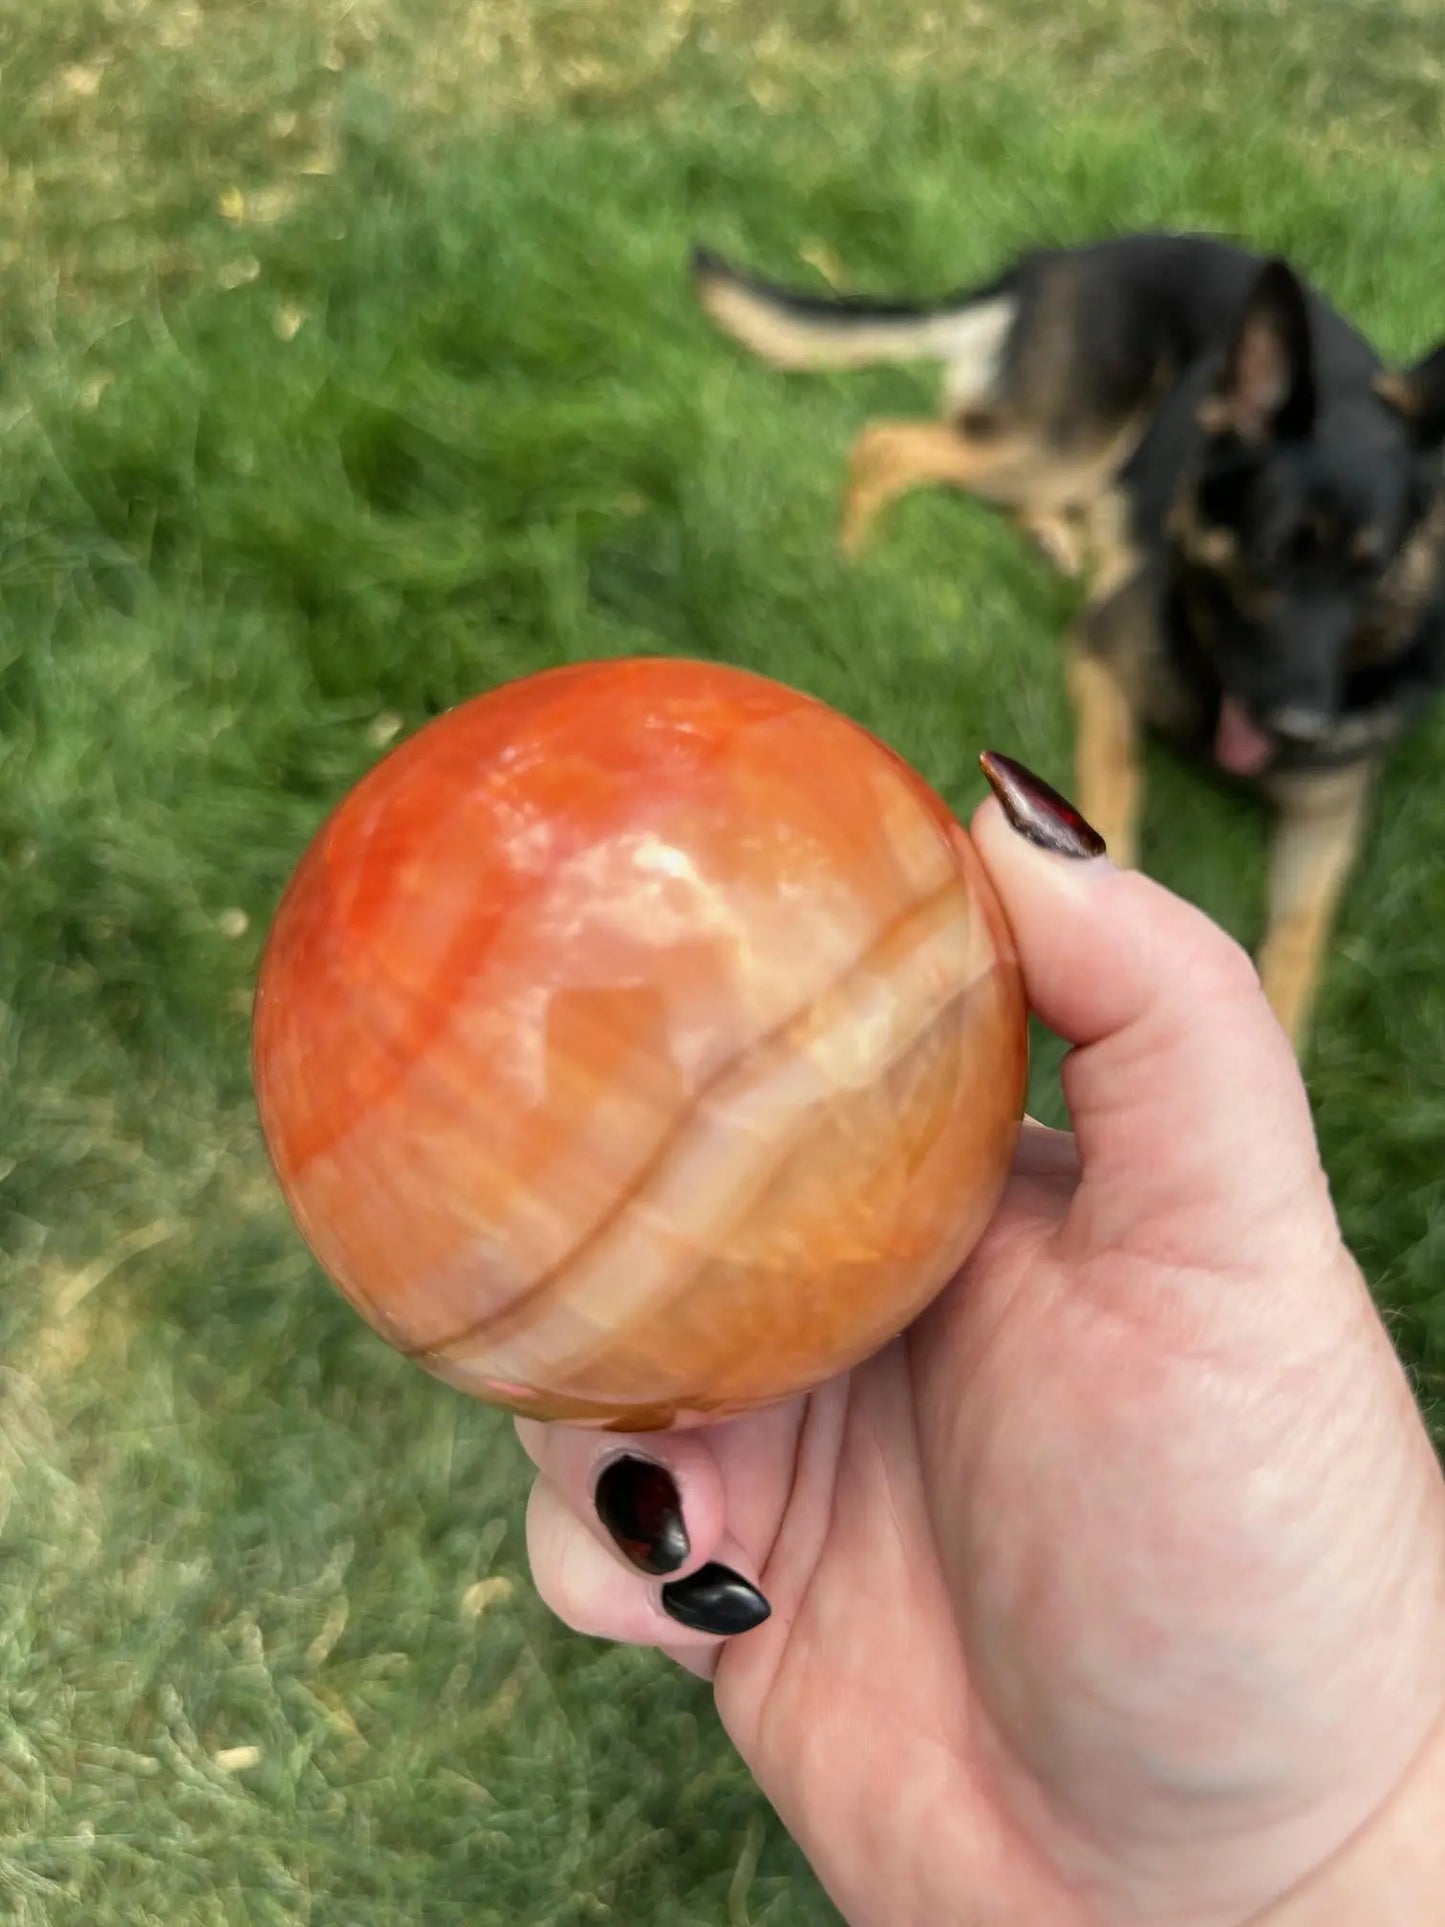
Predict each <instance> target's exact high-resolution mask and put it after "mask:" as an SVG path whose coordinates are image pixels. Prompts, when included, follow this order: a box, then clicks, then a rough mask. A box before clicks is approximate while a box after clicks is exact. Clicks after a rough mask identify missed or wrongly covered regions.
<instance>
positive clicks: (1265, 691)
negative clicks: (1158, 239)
mask: <svg viewBox="0 0 1445 1927" xmlns="http://www.w3.org/2000/svg"><path fill="white" fill-rule="evenodd" d="M1198 421H1199V425H1200V428H1201V429H1202V431H1203V442H1202V446H1201V449H1200V454H1199V460H1198V463H1197V466H1196V468H1195V470H1194V473H1193V474H1192V475H1191V477H1190V478H1189V480H1188V482H1187V483H1186V484H1185V485H1184V488H1183V489H1182V491H1181V493H1180V496H1179V498H1178V500H1177V501H1176V504H1175V509H1174V514H1173V517H1172V520H1171V524H1170V533H1171V538H1172V541H1173V544H1174V548H1175V554H1176V559H1177V561H1178V563H1179V565H1180V568H1181V571H1182V578H1183V580H1184V582H1185V584H1186V586H1187V588H1188V589H1189V591H1190V593H1191V600H1192V601H1193V603H1194V605H1195V607H1196V609H1197V610H1198V613H1199V615H1200V618H1201V619H1200V622H1199V624H1198V626H1199V628H1200V631H1201V634H1202V639H1203V640H1204V642H1205V644H1206V646H1207V648H1208V649H1209V651H1210V654H1211V656H1212V658H1213V662H1214V667H1215V670H1216V672H1217V674H1218V676H1219V679H1220V683H1221V685H1222V687H1223V689H1224V692H1225V695H1224V702H1223V706H1222V711H1221V718H1220V733H1219V737H1218V740H1217V742H1216V756H1217V758H1218V760H1219V761H1220V762H1221V763H1223V764H1224V765H1225V766H1226V767H1230V768H1233V769H1236V770H1237V771H1238V772H1239V773H1241V774H1248V773H1254V772H1257V771H1258V770H1260V769H1262V768H1264V767H1266V766H1267V765H1268V763H1269V762H1270V761H1272V760H1273V759H1274V757H1275V756H1276V754H1277V753H1279V751H1280V750H1281V749H1285V750H1292V751H1295V752H1299V751H1304V752H1306V753H1308V752H1310V751H1311V750H1313V749H1315V748H1319V749H1325V748H1327V747H1328V745H1329V743H1330V740H1331V738H1332V737H1334V736H1336V735H1337V734H1338V732H1339V729H1340V725H1341V712H1342V709H1343V706H1344V702H1345V696H1346V691H1347V687H1348V684H1349V681H1350V678H1351V676H1352V674H1353V673H1354V672H1356V671H1357V670H1358V669H1360V668H1361V667H1363V666H1364V664H1365V663H1366V661H1367V660H1369V659H1370V658H1374V659H1376V660H1378V659H1379V658H1381V657H1382V656H1383V655H1386V654H1388V653H1389V651H1390V650H1391V649H1398V648H1403V647H1404V646H1405V644H1406V643H1407V642H1408V640H1409V637H1410V635H1411V634H1412V633H1413V631H1414V628H1415V625H1416V623H1417V622H1418V620H1419V615H1420V611H1421V608H1422V606H1423V604H1424V602H1425V601H1427V600H1428V599H1429V597H1430V596H1431V595H1433V594H1434V593H1436V590H1437V585H1438V582H1439V579H1440V573H1441V566H1442V557H1445V542H1442V535H1445V531H1442V528H1441V526H1440V522H1441V518H1440V516H1439V514H1438V513H1436V512H1434V511H1435V510H1436V505H1437V502H1438V501H1439V499H1440V492H1441V488H1440V473H1441V444H1442V441H1445V347H1442V348H1440V349H1437V350H1436V352H1435V353H1434V354H1433V355H1431V356H1430V357H1429V358H1428V359H1427V360H1425V361H1424V362H1422V363H1420V364H1419V365H1418V366H1417V367H1415V368H1413V369H1410V370H1407V371H1404V372H1399V373H1386V372H1384V371H1373V372H1372V370H1371V369H1370V367H1369V364H1368V358H1367V357H1365V356H1363V355H1359V356H1357V355H1353V354H1349V355H1344V356H1340V355H1338V354H1337V353H1334V352H1327V353H1326V354H1323V355H1322V354H1321V352H1320V349H1319V346H1318V344H1317V342H1316V340H1315V338H1314V333H1313V329H1312V324H1311V315H1310V308H1309V302H1308V298H1307V296H1306V294H1305V291H1304V289H1303V288H1302V287H1301V285H1300V283H1299V281H1298V280H1297V279H1296V277H1295V275H1294V274H1293V273H1292V272H1291V270H1290V269H1289V268H1288V267H1287V266H1286V265H1285V264H1284V263H1283V262H1280V261H1272V262H1269V263H1268V264H1267V265H1266V266H1265V267H1263V268H1262V269H1261V271H1260V273H1259V275H1258V277H1257V278H1256V280H1255V282H1254V285H1253V287H1252V288H1251V290H1250V293H1249V295H1248V297H1247V299H1246V301H1245V303H1244V307H1243V309H1242V311H1241V314H1240V317H1239V320H1238V322H1237V324H1236V326H1235V329H1234V332H1233V335H1232V338H1231V339H1230V341H1229V342H1228V344H1227V347H1226V350H1225V353H1224V356H1223V359H1222V362H1221V364H1220V368H1219V372H1218V375H1217V376H1216V378H1215V379H1214V381H1213V384H1212V387H1211V389H1210V392H1209V393H1208V394H1207V396H1206V397H1205V399H1204V400H1203V402H1202V403H1201V405H1200V407H1199V410H1198Z"/></svg>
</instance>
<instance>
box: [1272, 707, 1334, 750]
mask: <svg viewBox="0 0 1445 1927" xmlns="http://www.w3.org/2000/svg"><path fill="white" fill-rule="evenodd" d="M1330 724H1331V718H1330V716H1329V714H1328V713H1327V711H1325V710H1323V709H1305V708H1302V707H1301V706H1300V705H1298V704H1291V705H1290V706H1288V707H1287V708H1284V709H1277V710H1275V711H1274V713H1273V714H1272V715H1271V717H1270V719H1269V727H1270V729H1271V730H1272V731H1273V733H1274V734H1275V735H1276V736H1282V737H1284V738H1285V739H1286V741H1288V742H1292V743H1318V742H1320V741H1321V740H1322V739H1323V738H1324V737H1326V736H1327V735H1328V734H1329V732H1330Z"/></svg>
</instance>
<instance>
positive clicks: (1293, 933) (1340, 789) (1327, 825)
mask: <svg viewBox="0 0 1445 1927" xmlns="http://www.w3.org/2000/svg"><path fill="white" fill-rule="evenodd" d="M1373 776H1374V768H1373V765H1370V764H1360V765H1358V766H1356V767H1353V768H1350V769H1343V770H1331V771H1329V772H1328V773H1325V774H1320V775H1314V774H1308V775H1299V776H1291V777H1283V778H1279V779H1277V780H1276V781H1275V782H1274V783H1273V784H1272V785H1271V786H1270V793H1271V795H1272V797H1273V799H1274V801H1275V803H1276V804H1277V806H1278V809H1279V817H1278V821H1277V823H1276V826H1275V833H1274V841H1273V845H1272V847H1271V851H1270V872H1269V911H1268V918H1267V924H1266V930H1265V937H1264V942H1263V944H1262V945H1261V947H1260V952H1259V974H1260V979H1261V981H1262V983H1263V984H1264V991H1265V995H1266V996H1267V997H1268V998H1269V1001H1270V1006H1271V1008H1272V1009H1273V1011H1274V1014H1275V1016H1276V1017H1278V1019H1279V1021H1280V1023H1281V1024H1282V1025H1283V1026H1284V1029H1285V1032H1286V1034H1287V1035H1288V1037H1289V1040H1290V1042H1291V1043H1292V1044H1293V1045H1294V1047H1295V1049H1296V1050H1297V1051H1299V1050H1301V1049H1302V1047H1303V1043H1304V1039H1305V1034H1306V1031H1307V1029H1308V1025H1309V1020H1310V1014H1311V1012H1312V1010H1313V1007H1314V998H1315V991H1316V988H1317V986H1318V981H1319V975H1320V968H1321V964H1322V962H1323V960H1324V953H1325V950H1326V948H1327V946H1328V943H1329V939H1330V934H1331V931H1332V930H1333V928H1334V921H1335V913H1336V910H1337V909H1338V907H1339V900H1340V894H1341V892H1342V891H1343V889H1344V886H1345V882H1346V879H1347V878H1348V876H1349V873H1350V871H1351V869H1352V868H1353V866H1354V862H1355V858H1356V856H1357V855H1358V853H1359V848H1360V843H1361V841H1362V839H1363V836H1364V831H1365V823H1366V819H1367V815H1368V809H1369V799H1370V788H1371V783H1372V779H1373Z"/></svg>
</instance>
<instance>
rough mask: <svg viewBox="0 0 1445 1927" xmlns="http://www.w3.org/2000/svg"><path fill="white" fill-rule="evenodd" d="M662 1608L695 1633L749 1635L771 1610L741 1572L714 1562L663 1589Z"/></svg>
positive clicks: (679, 1623) (680, 1624)
mask: <svg viewBox="0 0 1445 1927" xmlns="http://www.w3.org/2000/svg"><path fill="white" fill-rule="evenodd" d="M662 1609H663V1611H664V1612H665V1613H667V1614H668V1615H669V1616H670V1617H671V1618H673V1619H675V1620H676V1621H677V1623H678V1625H679V1626H687V1627H690V1628H691V1630H692V1631H693V1632H695V1633H723V1634H726V1633H748V1632H751V1631H752V1629H753V1627H754V1626H761V1625H762V1623H763V1621H764V1620H765V1619H766V1618H767V1617H768V1615H769V1613H771V1611H772V1610H773V1609H772V1607H771V1606H770V1605H769V1604H768V1602H767V1600H766V1599H764V1598H763V1595H762V1594H761V1593H760V1592H759V1591H758V1589H757V1587H756V1586H750V1585H749V1584H748V1582H747V1580H746V1579H744V1578H743V1576H742V1574H741V1573H740V1572H734V1571H733V1569H732V1567H731V1566H719V1565H717V1564H716V1563H714V1564H711V1565H706V1566H699V1567H698V1569H697V1571H696V1572H690V1573H689V1574H688V1575H687V1577H686V1579H674V1580H673V1581H672V1582H671V1584H670V1585H666V1586H664V1587H663V1589H662Z"/></svg>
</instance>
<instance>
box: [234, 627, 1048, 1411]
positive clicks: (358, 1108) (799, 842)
mask: <svg viewBox="0 0 1445 1927" xmlns="http://www.w3.org/2000/svg"><path fill="white" fill-rule="evenodd" d="M1026 1056H1027V1049H1026V1025H1025V1013H1024V1002H1023V994H1022V989H1021V984H1020V978H1019V972H1018V965H1017V962H1016V960H1015V957H1014V952H1013V947H1012V944H1011V941H1010V938H1009V934H1008V930H1007V927H1006V925H1005V923H1004V920H1003V916H1002V913H1001V911H1000V909H999V905H998V903H997V900H996V898H995V896H994V893H993V890H992V888H991V886H990V884H989V882H988V879H987V877H986V875H985V873H984V872H983V870H982V868H981V866H980V864H979V861H978V858H977V856H976V855H975V853H974V850H973V846H972V844H971V842H970V841H969V838H968V836H967V834H966V833H965V831H964V830H963V829H962V828H961V827H960V826H959V824H958V823H957V822H956V821H955V820H954V818H953V817H952V815H951V814H950V813H949V811H948V810H947V809H946V808H945V806H944V805H943V803H942V802H941V801H940V800H939V799H938V797H937V796H935V795H934V793H933V792H932V790H930V789H929V788H928V786H927V785H926V784H925V783H924V782H923V781H922V780H921V779H920V778H919V777H918V776H916V775H915V774H914V772H913V771H912V770H911V769H909V767H908V766H907V765H906V764H905V763H904V762H902V761H901V760H900V759H899V758H898V757H897V756H895V755H894V754H893V753H892V752H891V751H890V750H888V749H886V748H885V747H884V746H883V745H882V744H881V743H880V742H878V741H877V739H876V738H874V737H873V736H870V735H869V734H868V733H867V732H866V731H865V730H863V729H861V728H859V727H858V726H857V725H856V724H854V723H852V722H849V721H848V720H846V719H845V718H844V717H842V716H840V715H838V714H837V713H836V712H835V711H833V710H831V709H829V708H827V707H826V706H825V705H823V704H822V703H819V702H816V701H814V700H812V699H811V698H809V697H806V696H803V695H800V694H799V693H798V692H797V691H795V690H792V689H788V688H784V687H782V686H781V685H779V684H777V683H774V682H772V681H769V680H767V679H765V678H763V677H759V676H755V675H751V674H747V673H745V672H743V671H741V670H737V669H731V668H725V667H721V666H718V665H716V664H704V663H696V662H685V661H674V660H669V659H657V660H638V661H624V662H600V663H593V664H588V665H583V666H579V667H575V668H566V669H559V670H553V671H549V672H547V673H545V674H542V675H537V676H531V677H527V678H524V679H523V680H521V681H519V682H514V683H511V684H508V685H506V686H504V687H502V688H499V689H496V690H493V691H491V692H490V693H488V694H486V695H483V696H479V697H477V698H475V699H474V700H472V701H470V702H466V703H463V704H462V705H461V706H460V707H459V708H456V709H454V710H452V711H450V712H449V713H448V714H446V715H444V716H442V717H440V718H438V719H437V720H436V721H434V722H432V723H430V724H428V725H427V726H426V727H425V728H423V729H422V730H421V731H420V732H419V733H418V734H417V735H415V736H414V737H412V738H411V739H410V740H409V741H407V742H406V743H404V744H403V745H402V746H401V747H400V748H398V749H396V750H395V751H393V752H392V753H391V754H390V755H389V756H387V757H386V758H385V759H384V760H383V761H382V762H381V763H380V764H378V765H377V767H376V768H375V769H373V770H372V771H371V772H370V774H369V775H367V776H366V777H365V778H364V779H363V780H362V781H361V783H359V784H358V785H357V787H356V788H355V789H354V790H353V791H352V792H351V794H350V795H349V796H348V797H346V799H345V800H344V801H343V802H342V803H341V805H340V807H339V808H338V809H337V810H336V812H335V813H334V814H333V815H332V817H331V818H330V820H329V821H328V822H327V823H326V824H325V825H324V827H323V828H322V830H321V832H320V834H319V835H318V836H317V838H316V840H315V842H314V843H313V844H312V845H311V847H310V849H309V850H308V851H307V852H306V854H305V856H304V858H303V860H302V862H301V864H300V867H299V868H298V870H297V872H296V874H295V876H294V877H293V879H292V881H291V883H290V886H289V887H288V889H287V891H286V893H285V896H284V898H283V900H282V903H281V906H280V909H279V911H278V913H277V917H276V921H275V925H274V927H273V929H272V931H271V933H270V937H269V940H268V943H267V947H266V953H265V958H264V961H263V964H262V969H261V977H260V984H259V987H258V992H257V998H256V1012H255V1035H254V1068H255V1076H256V1086H257V1094H258V1098H259V1103H260V1113H261V1121H262V1126H263V1129H264V1132H265V1136H266V1141H267V1144H268V1146H269V1149H270V1152H271V1156H272V1160H273V1162H274V1164H275V1168H276V1171H277V1174H278V1176H279V1178H280V1181H281V1185H282V1187H283V1189H284V1191H285V1194H286V1197H287V1199H288V1201H289V1203H290V1206H291V1209H292V1211H293V1213H294V1214H295V1217H296V1220H297V1223H298V1224H299V1226H300V1228H301V1231H302V1233H303V1235H304V1236H305V1238H306V1239H307V1241H308V1242H309V1244H310V1246H311V1249H312V1250H313V1252H314V1253H315V1255H316V1257H317V1258H318V1259H319V1261H320V1263H321V1265H322V1266H323V1267H324V1268H325V1270H326V1271H327V1272H328V1273H329V1274H330V1276H331V1277H332V1279H333V1280H334V1281H335V1282H336V1284H337V1285H339V1286H340V1288H341V1290H342V1291H343V1292H345V1294H346V1296H347V1297H348V1298H349V1299H350V1300H351V1302H352V1304H353V1305H354V1306H355V1307H356V1309H357V1310H358V1311H359V1312H360V1313H361V1315H362V1316H363V1317H364V1318H366V1319H367V1320H368V1321H369V1322H370V1323H371V1324H372V1325H373V1326H374V1327H375V1329H376V1330H377V1331H378V1332H380V1333H381V1334H382V1336H383V1337H384V1338H386V1339H387V1340H389V1341H390V1343H391V1344H393V1345H394V1346H396V1347H398V1349H400V1350H401V1351H403V1352H405V1353H406V1354H407V1355H408V1356H409V1357H411V1358H414V1359H416V1360H417V1361H418V1362H419V1363H420V1364H422V1365H424V1366H425V1367H426V1368H427V1369H428V1370H429V1371H432V1372H434V1373H436V1374H437V1375H438V1376H439V1377H441V1378H444V1379H446V1380H448V1381H450V1382H451V1383H452V1384H453V1385H457V1386H460V1387H461V1388H463V1389H464V1390H465V1391H468V1392H471V1393H475V1394H477V1395H478V1396H480V1397H481V1398H484V1399H487V1400H489V1401H491V1402H493V1403H496V1404H499V1405H503V1406H506V1407H509V1408H510V1409H512V1410H513V1411H517V1412H523V1413H529V1414H532V1415H534V1416H539V1417H543V1418H553V1419H566V1420H569V1421H572V1422H573V1423H581V1424H597V1425H605V1426H612V1427H617V1428H626V1429H647V1428H658V1427H664V1426H669V1425H681V1424H687V1423H693V1422H697V1421H699V1420H702V1419H706V1418H710V1417H719V1416H723V1415H726V1414H729V1413H735V1412H739V1411H744V1410H747V1409H748V1408H750V1407H754V1406H758V1405H763V1404H767V1403H770V1402H772V1401H774V1400H778V1399H781V1398H785V1397H788V1396H789V1395H791V1394H794V1393H797V1392H800V1391H803V1390H806V1389H807V1388H809V1387H810V1386H813V1385H815V1384H817V1383H819V1382H821V1381H822V1380H823V1379H825V1378H828V1377H831V1376H832V1375H833V1374H835V1373H837V1372H839V1371H842V1370H845V1369H846V1368H848V1367H849V1366H851V1365H854V1364H856V1363H857V1362H858V1361H860V1360H861V1359H863V1358H864V1357H866V1356H867V1355H868V1354H869V1353H870V1352H871V1351H873V1350H874V1349H876V1348H877V1347H878V1346H879V1345H881V1344H883V1343H885V1342H886V1341H887V1340H888V1339H889V1338H890V1337H891V1336H892V1335H893V1334H895V1333H896V1332H898V1331H899V1330H901V1329H902V1327H903V1326H905V1325H906V1324H907V1323H908V1322H909V1321H910V1320H911V1319H912V1318H913V1317H914V1316H915V1315H916V1314H917V1313H918V1312H919V1311H920V1310H921V1309H922V1308H923V1307H924V1306H925V1305H926V1304H927V1303H928V1302H929V1300H930V1299H932V1298H933V1297H934V1296H935V1295H936V1294H937V1292H938V1291H939V1290H940V1289H941V1287H942V1286H943V1285H944V1284H945V1283H946V1282H947V1280H948V1278H949V1277H950V1276H951V1274H952V1273H953V1272H954V1271H955V1270H956V1268H957V1267H958V1265H959V1263H960V1261H961V1260H962V1259H963V1257H964V1256H965V1255H966V1253H967V1252H968V1251H969V1249H970V1248H971V1246H972V1245H973V1244H974V1242H975V1241H976V1239H977V1238H978V1236H979V1234H980V1232H981V1231H982V1229H983V1227H984V1225H985V1223H986V1222H987V1220H988V1218H989V1216H990V1215H991V1213H992V1211H993V1208H994V1205H995V1203H996V1202H997V1199H998V1196H999V1192H1000V1190H1001V1188H1002V1185H1003V1181H1004V1176H1005V1173H1006V1170H1007V1167H1008V1164H1009V1160H1010V1157H1011V1154H1012V1151H1013V1146H1014V1140H1015V1137H1016V1134H1017V1129H1018V1123H1019V1118H1020V1115H1021V1111H1022V1105H1023V1096H1024V1082H1025V1070H1026Z"/></svg>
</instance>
